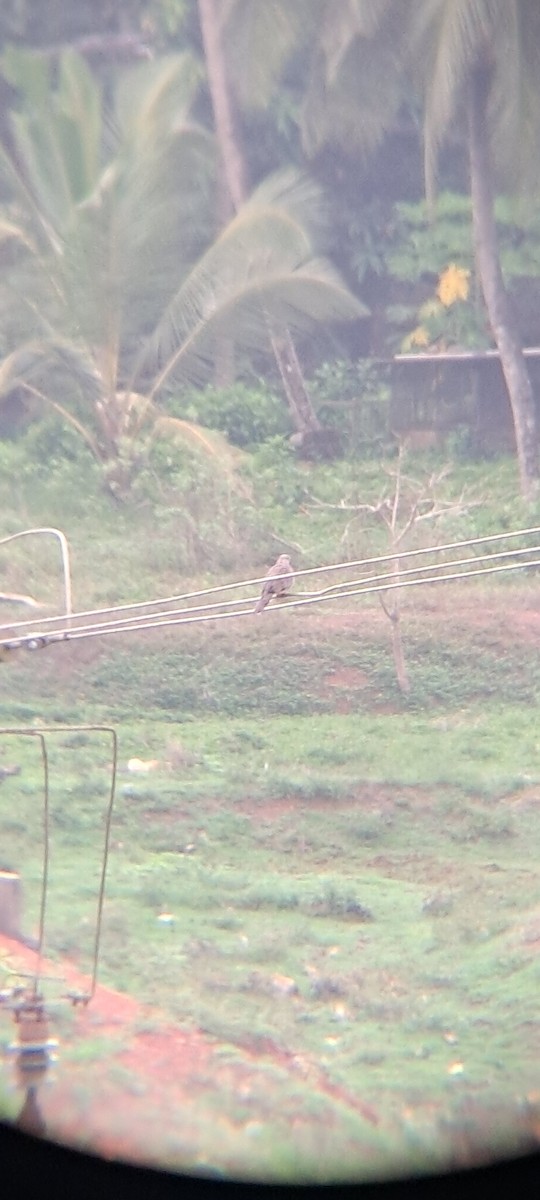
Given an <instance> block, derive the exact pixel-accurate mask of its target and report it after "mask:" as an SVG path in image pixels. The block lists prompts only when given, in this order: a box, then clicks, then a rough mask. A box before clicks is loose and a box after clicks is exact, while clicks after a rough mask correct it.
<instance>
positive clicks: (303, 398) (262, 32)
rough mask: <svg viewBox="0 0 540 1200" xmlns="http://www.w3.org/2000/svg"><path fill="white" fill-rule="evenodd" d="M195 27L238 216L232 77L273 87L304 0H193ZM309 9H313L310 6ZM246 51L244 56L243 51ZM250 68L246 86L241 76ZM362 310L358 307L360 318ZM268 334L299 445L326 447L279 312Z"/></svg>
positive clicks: (250, 88) (262, 88)
mask: <svg viewBox="0 0 540 1200" xmlns="http://www.w3.org/2000/svg"><path fill="white" fill-rule="evenodd" d="M197 3H198V14H199V23H200V29H201V36H202V42H203V48H204V56H205V67H206V75H207V82H208V89H209V93H210V98H211V103H212V111H213V116H214V126H215V130H216V138H217V144H218V148H219V158H220V167H221V180H222V196H224V197H225V201H224V212H225V214H226V215H229V213H230V211H231V210H232V211H233V212H238V211H239V209H240V208H241V206H242V205H243V204H244V202H245V199H246V195H247V192H248V182H247V165H246V159H245V156H244V153H243V150H242V146H241V143H240V137H239V132H238V125H237V120H236V113H235V105H234V96H233V92H234V85H233V83H232V80H233V78H235V77H236V80H237V84H236V91H237V93H240V94H242V92H243V95H244V97H246V96H250V97H253V96H254V95H258V102H259V103H260V99H261V94H262V93H266V91H267V89H268V88H270V90H271V89H272V87H273V86H274V85H275V82H276V75H277V74H279V70H280V68H281V66H282V65H283V62H284V60H285V59H286V57H287V53H288V52H289V51H290V50H291V49H292V47H293V46H294V43H295V39H296V37H298V35H299V33H300V28H301V26H300V19H301V16H302V14H303V15H304V16H307V9H306V6H305V0H300V3H298V2H297V3H296V5H292V6H290V5H286V6H283V5H282V3H280V4H278V6H277V7H276V6H269V5H268V4H265V3H260V2H259V3H251V4H248V5H246V3H245V0H232V4H230V5H228V8H227V10H225V11H224V9H223V6H222V5H221V4H220V3H219V0H217V2H216V0H197ZM312 7H313V6H312ZM241 32H243V34H244V37H245V35H246V33H247V43H245V42H244V41H243V39H242V41H243V49H244V60H243V67H242V69H241V70H240V71H239V70H238V69H236V70H235V71H232V70H231V69H230V66H229V60H230V62H231V63H232V62H236V61H237V53H238V44H239V41H240V38H239V34H240V33H241ZM245 51H247V54H246V53H245ZM249 65H251V67H252V72H251V78H250V81H249V83H248V82H247V81H245V82H244V86H243V88H242V84H241V79H242V75H245V74H246V68H247V70H248V72H249ZM361 311H362V312H364V313H365V310H364V309H363V308H362V309H361V308H360V307H359V309H358V315H360V312H361ZM268 333H269V337H270V342H271V346H272V350H273V353H274V358H275V361H276V365H277V367H278V370H279V374H280V376H281V381H282V384H283V390H284V392H285V395H286V397H287V401H288V404H289V409H290V412H291V416H292V419H293V421H294V424H295V425H296V430H297V442H298V445H299V446H303V447H306V446H309V448H310V451H311V450H312V449H313V448H317V449H321V448H324V446H325V443H326V441H327V437H328V435H327V433H326V432H325V431H324V430H323V429H322V426H321V423H320V421H319V419H318V417H317V414H316V412H315V409H314V407H313V403H312V401H311V397H310V395H309V391H308V389H307V387H306V383H305V380H304V376H303V372H302V368H301V365H300V360H299V356H298V353H297V349H296V346H295V342H294V339H293V337H292V334H291V329H290V327H288V326H287V324H286V322H285V321H284V320H283V314H282V315H281V316H280V317H279V318H276V319H274V320H271V319H270V314H268Z"/></svg>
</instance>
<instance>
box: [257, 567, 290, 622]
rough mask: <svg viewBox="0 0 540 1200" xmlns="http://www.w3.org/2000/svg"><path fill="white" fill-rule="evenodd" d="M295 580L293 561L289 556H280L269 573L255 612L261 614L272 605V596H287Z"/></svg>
mask: <svg viewBox="0 0 540 1200" xmlns="http://www.w3.org/2000/svg"><path fill="white" fill-rule="evenodd" d="M293 580H294V575H293V573H292V566H291V560H290V558H289V555H288V554H280V556H279V558H278V559H276V562H275V563H274V565H273V567H270V570H269V571H268V572H267V574H266V577H265V580H264V583H263V585H262V591H261V595H260V598H259V599H258V601H257V604H256V605H255V612H256V613H261V612H262V610H263V608H266V605H267V604H269V603H270V601H271V599H272V596H286V595H287V593H288V592H289V591H290V589H291V587H292V584H293Z"/></svg>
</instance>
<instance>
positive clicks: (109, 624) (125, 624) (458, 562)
mask: <svg viewBox="0 0 540 1200" xmlns="http://www.w3.org/2000/svg"><path fill="white" fill-rule="evenodd" d="M535 553H540V545H537V546H529V547H524V548H523V547H522V548H519V549H513V548H512V549H509V550H501V551H498V552H496V553H490V554H481V555H476V556H474V557H473V558H471V557H470V556H469V557H466V558H458V559H453V560H451V561H450V562H446V563H443V564H440V563H430V564H426V565H421V566H420V567H418V566H416V567H411V568H408V569H405V570H400V580H402V581H404V580H405V579H406V578H407V577H411V576H417V574H418V572H419V571H422V572H423V574H424V575H426V574H427V573H428V572H429V573H433V572H434V571H438V570H440V569H441V566H442V567H443V568H444V569H445V570H446V571H448V570H449V568H450V567H458V566H465V565H468V564H469V563H475V564H477V563H481V562H485V561H486V560H488V561H490V562H493V561H494V560H499V559H501V558H508V557H509V555H512V556H513V557H514V558H517V557H518V556H522V555H525V554H535ZM402 557H404V558H406V557H407V555H406V554H404V555H402ZM522 565H523V564H521V563H517V564H516V567H517V566H522ZM473 573H474V574H477V573H478V572H477V571H475V572H473ZM447 577H448V576H447V575H445V576H444V578H447ZM386 580H389V581H391V582H395V572H394V571H389V572H385V573H382V574H379V575H373V576H370V577H369V576H368V577H367V578H366V579H352V580H346V581H343V582H342V583H339V584H332V585H330V587H328V588H324V589H323V590H321V591H318V592H315V593H313V594H312V595H308V596H300V597H298V602H299V601H300V600H302V599H306V600H310V601H311V602H313V603H315V602H316V601H317V600H323V599H337V598H343V597H346V596H348V595H356V594H358V592H356V591H353V590H351V589H354V588H356V587H358V585H360V588H361V590H362V591H363V590H366V589H367V587H368V585H371V584H380V585H381V588H380V589H379V590H381V589H383V585H384V584H385V581H386ZM417 582H421V580H420V579H418V580H417ZM387 586H388V585H386V586H385V587H384V589H383V590H386V587H387ZM336 589H340V590H339V591H336ZM345 589H346V590H345ZM239 604H240V605H243V606H247V605H249V606H250V610H251V608H252V606H253V597H251V596H248V597H246V598H242V599H239V600H221V601H218V602H216V603H212V604H201V605H192V606H189V607H187V608H179V609H171V610H170V611H169V612H167V613H163V614H160V615H161V616H162V618H163V619H162V620H160V624H164V625H165V624H171V623H172V620H173V618H174V617H182V616H186V617H188V618H189V619H190V620H191V619H195V618H196V617H197V616H198V615H200V614H202V613H207V612H208V613H212V614H214V615H215V617H216V618H219V617H220V616H222V615H226V613H225V612H224V610H227V609H230V608H232V607H233V606H234V605H239ZM280 607H284V606H283V604H281V605H280ZM216 610H219V611H216ZM235 613H236V614H237V615H239V613H240V610H238V609H236V610H235ZM81 615H83V614H81ZM233 615H234V614H233ZM157 616H158V614H156V613H144V614H141V615H140V616H138V617H134V618H132V617H130V616H125V617H122V618H119V619H118V620H114V621H103V622H93V623H90V624H87V625H73V624H71V625H70V629H69V633H70V639H69V640H73V638H74V636H75V635H79V636H82V635H83V634H89V633H90V632H92V633H95V635H96V636H97V635H98V634H107V633H114V632H117V633H120V632H126V631H127V630H128V629H129V630H130V631H133V629H144V628H146V627H151V628H155V627H156V626H155V621H156V617H157ZM72 620H73V618H72ZM62 632H63V630H53V631H51V636H52V634H54V633H62ZM24 640H25V641H26V640H27V639H26V638H25V639H24Z"/></svg>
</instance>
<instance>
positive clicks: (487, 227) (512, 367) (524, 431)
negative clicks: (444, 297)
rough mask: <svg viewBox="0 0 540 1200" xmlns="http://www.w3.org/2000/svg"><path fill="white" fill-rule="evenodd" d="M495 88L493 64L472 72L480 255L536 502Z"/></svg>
mask: <svg viewBox="0 0 540 1200" xmlns="http://www.w3.org/2000/svg"><path fill="white" fill-rule="evenodd" d="M489 87H490V73H489V68H486V66H485V65H484V64H481V65H479V66H477V67H476V68H475V69H474V70H473V71H472V73H471V78H470V86H469V113H468V115H469V164H470V175H471V197H472V210H473V230H474V243H475V255H476V262H477V266H478V274H479V277H480V283H481V287H482V291H483V294H484V300H485V303H486V309H487V313H488V318H489V323H490V325H491V330H492V333H493V337H494V339H495V343H496V346H497V349H498V351H499V356H500V361H501V367H502V371H503V374H504V378H505V382H506V387H507V389H508V395H509V398H510V405H511V408H512V416H513V421H514V431H515V437H516V449H517V456H518V464H519V475H520V482H521V492H522V495H523V498H524V499H525V500H527V501H532V500H534V499H535V497H536V496H537V494H538V485H539V461H538V448H539V447H538V420H537V415H536V405H535V398H534V393H533V390H532V386H531V381H530V378H529V374H528V371H527V367H526V364H525V359H524V357H523V347H522V345H521V341H520V337H519V333H518V330H517V326H516V322H515V319H514V314H513V312H512V308H511V304H510V300H509V297H508V293H507V291H506V287H505V284H504V279H503V275H502V270H501V262H500V254H499V246H498V238H497V229H496V224H495V212H494V192H493V172H492V164H491V154H490V146H489V133H488V127H487V102H488V96H489Z"/></svg>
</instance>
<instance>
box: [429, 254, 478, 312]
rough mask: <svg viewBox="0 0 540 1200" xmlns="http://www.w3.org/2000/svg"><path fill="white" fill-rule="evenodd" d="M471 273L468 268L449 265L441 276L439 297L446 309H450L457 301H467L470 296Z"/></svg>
mask: <svg viewBox="0 0 540 1200" xmlns="http://www.w3.org/2000/svg"><path fill="white" fill-rule="evenodd" d="M470 274H471V272H470V271H468V270H467V269H466V267H458V266H456V264H455V263H449V265H448V266H447V267H446V268H445V270H444V271H442V273H441V274H440V275H439V284H438V287H437V295H438V297H439V300H440V301H441V304H444V306H445V308H450V305H451V304H455V302H456V300H466V299H467V297H468V295H469V278H470Z"/></svg>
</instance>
